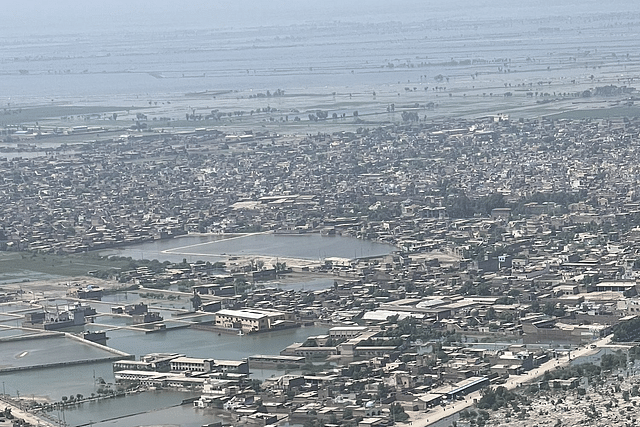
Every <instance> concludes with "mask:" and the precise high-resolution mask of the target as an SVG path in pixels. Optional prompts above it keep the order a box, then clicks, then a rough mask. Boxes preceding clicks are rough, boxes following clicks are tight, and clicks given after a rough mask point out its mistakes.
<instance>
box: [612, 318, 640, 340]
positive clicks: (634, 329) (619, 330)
mask: <svg viewBox="0 0 640 427" xmlns="http://www.w3.org/2000/svg"><path fill="white" fill-rule="evenodd" d="M613 341H615V342H634V341H640V317H635V318H633V319H630V320H627V321H625V322H620V323H618V324H617V325H615V326H614V327H613Z"/></svg>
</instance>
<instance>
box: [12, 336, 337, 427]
mask: <svg viewBox="0 0 640 427" xmlns="http://www.w3.org/2000/svg"><path fill="white" fill-rule="evenodd" d="M88 329H93V327H92V326H91V327H88ZM327 330H328V328H326V327H304V328H297V329H287V330H282V331H276V332H267V333H262V334H252V335H244V336H237V335H229V334H221V335H218V334H217V333H215V332H209V331H198V330H194V329H178V330H169V331H166V332H158V333H153V334H144V333H141V332H136V331H131V330H127V329H120V330H112V331H109V332H108V334H107V335H108V336H109V337H110V339H109V341H108V344H109V346H110V347H112V348H115V349H118V350H121V351H124V352H127V353H130V354H134V355H136V357H137V358H138V357H139V356H140V355H142V354H146V353H153V352H169V353H180V354H186V355H187V356H193V357H202V358H205V357H210V358H214V359H232V360H239V359H244V358H247V357H249V356H251V355H254V354H279V353H280V350H282V349H283V348H284V347H286V346H288V345H289V344H291V343H293V342H303V341H304V340H305V339H306V338H307V337H309V336H312V335H320V334H326V333H327ZM47 340H48V339H44V340H33V341H28V342H27V343H26V344H25V343H24V342H22V341H20V342H13V343H0V360H2V361H3V362H4V363H7V361H11V363H14V364H16V363H20V362H15V361H14V359H15V358H16V356H20V354H21V353H22V352H24V351H27V352H28V353H27V355H25V356H24V357H25V358H26V357H30V358H32V359H31V360H32V362H33V361H35V360H36V358H37V361H42V360H47V359H48V358H50V356H51V355H52V354H56V355H57V354H59V353H61V354H63V356H64V357H67V356H68V357H70V358H72V357H79V356H78V355H79V354H80V353H78V350H79V349H78V348H77V347H74V346H72V345H70V346H67V344H66V343H63V342H60V343H56V341H54V342H53V345H52V346H49V347H47V348H44V347H42V345H39V342H40V341H42V343H43V344H46V343H47ZM53 340H58V339H57V338H53ZM60 340H63V339H60ZM7 344H9V345H7ZM83 347H84V346H83ZM86 347H88V349H89V350H86V349H81V350H80V352H85V351H88V352H89V353H90V354H87V355H86V356H96V355H98V353H95V352H94V351H93V350H94V348H93V347H89V346H86ZM48 350H50V352H49V351H48ZM65 355H66V356H65ZM83 357H84V356H83ZM56 358H57V357H56ZM283 373H284V371H278V370H273V369H259V370H257V371H256V372H255V373H254V375H253V377H254V378H257V379H264V378H268V377H271V376H273V375H281V374H283ZM100 378H101V379H103V380H104V381H105V382H107V383H113V382H114V377H113V370H112V364H111V362H100V363H93V364H87V365H75V366H67V367H60V368H50V369H38V370H29V371H22V372H10V373H4V374H0V381H2V382H3V383H4V385H5V388H6V392H7V393H8V394H11V395H13V396H16V395H17V394H20V395H21V396H31V395H35V396H44V397H47V398H49V399H52V400H60V399H61V398H62V396H69V395H76V394H78V393H79V394H82V395H84V396H90V395H91V393H97V390H98V380H99V379H100ZM191 396H193V394H192V393H187V392H177V391H162V392H150V393H148V392H145V393H140V394H136V395H133V396H128V397H127V398H117V399H107V400H101V401H99V402H87V403H84V404H82V405H77V406H76V407H74V408H72V409H69V410H65V418H66V420H67V422H68V423H69V424H70V425H72V426H75V425H80V424H85V423H89V422H90V421H93V422H94V425H96V426H98V425H104V426H116V427H120V426H122V427H124V426H132V425H153V423H160V424H175V425H177V426H182V427H196V426H197V427H199V426H201V425H202V424H205V423H206V422H214V421H216V419H217V418H216V417H215V416H214V415H213V414H211V413H209V412H206V411H205V412H203V411H196V410H195V409H193V408H192V407H191V406H190V405H187V406H178V407H173V406H174V405H178V404H179V403H180V402H181V401H182V399H186V398H188V397H191ZM147 411H151V412H148V413H147ZM143 412H144V413H143ZM130 414H139V415H135V416H132V417H125V418H121V419H117V420H116V419H111V418H114V417H121V416H124V415H130ZM107 419H110V420H109V421H105V422H104V423H100V421H101V420H107ZM154 420H155V421H154ZM207 420H210V421H207Z"/></svg>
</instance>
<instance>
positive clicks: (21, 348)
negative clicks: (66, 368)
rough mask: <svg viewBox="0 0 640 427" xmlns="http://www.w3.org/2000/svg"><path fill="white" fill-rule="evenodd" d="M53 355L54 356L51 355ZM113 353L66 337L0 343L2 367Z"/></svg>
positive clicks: (71, 360) (84, 358)
mask: <svg viewBox="0 0 640 427" xmlns="http://www.w3.org/2000/svg"><path fill="white" fill-rule="evenodd" d="M52 355H55V357H52ZM111 356H114V354H113V353H110V352H108V351H105V350H102V349H100V348H96V347H93V346H91V345H87V344H83V343H81V342H78V341H75V340H73V339H70V338H66V337H51V338H39V339H30V340H21V341H11V342H4V343H2V344H1V345H0V361H1V362H0V365H1V366H2V367H3V368H13V367H23V366H34V365H42V364H47V363H51V362H53V361H55V362H73V361H78V360H88V359H96V358H101V357H111Z"/></svg>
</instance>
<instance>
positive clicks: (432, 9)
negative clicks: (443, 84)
mask: <svg viewBox="0 0 640 427" xmlns="http://www.w3.org/2000/svg"><path fill="white" fill-rule="evenodd" d="M2 3H3V4H2V14H3V18H4V19H3V23H2V25H0V36H2V37H7V36H9V37H11V36H12V35H16V36H28V35H31V34H47V33H60V32H64V33H78V32H81V33H83V32H95V33H98V32H105V31H106V32H110V31H112V30H127V29H129V30H133V31H136V30H141V29H143V28H156V29H170V28H171V29H173V28H184V29H217V28H228V27H235V28H238V27H247V26H249V27H254V26H269V25H290V24H295V23H299V22H303V23H309V22H328V21H343V22H344V21H347V22H349V21H359V22H382V21H402V22H410V21H426V20H429V19H466V20H472V19H474V18H476V17H480V18H490V17H496V18H499V17H507V18H514V17H523V18H532V17H539V16H553V15H567V14H572V15H578V14H584V13H594V12H605V13H609V12H623V13H626V12H640V2H638V1H637V0H613V1H601V0H583V1H579V0H555V1H552V0H536V1H530V0H453V1H451V0H439V1H425V0H385V1H381V0H271V1H268V0H232V1H231V0H229V1H216V0H189V1H181V0H173V1H167V0H96V1H94V0H55V1H50V0H20V1H5V2H2Z"/></svg>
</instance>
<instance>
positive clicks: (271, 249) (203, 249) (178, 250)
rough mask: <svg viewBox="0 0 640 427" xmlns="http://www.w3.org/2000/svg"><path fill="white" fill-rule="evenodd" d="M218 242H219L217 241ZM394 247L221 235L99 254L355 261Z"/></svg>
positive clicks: (306, 237)
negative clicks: (225, 236)
mask: <svg viewBox="0 0 640 427" xmlns="http://www.w3.org/2000/svg"><path fill="white" fill-rule="evenodd" d="M221 238H222V239H221ZM394 250H396V247H395V246H393V245H389V244H386V243H378V242H372V241H368V240H362V239H356V238H353V237H342V236H332V237H325V236H321V235H319V234H300V235H289V234H270V233H267V234H265V233H260V234H249V235H245V236H238V237H232V236H230V237H228V238H224V236H221V235H198V236H181V237H178V238H175V239H169V240H158V241H155V242H150V243H143V244H139V245H131V246H127V247H123V248H117V249H110V250H107V251H102V252H101V253H102V254H113V255H119V256H130V257H132V258H134V259H142V258H143V259H157V260H159V261H165V260H168V261H173V262H180V261H182V260H183V259H185V258H186V259H187V260H188V261H190V262H191V261H197V260H203V261H211V262H215V261H218V260H221V259H225V258H226V257H227V256H251V255H255V256H259V255H261V256H270V257H283V258H287V257H290V258H303V259H309V260H321V259H324V258H327V257H339V258H348V259H351V258H359V257H368V256H378V255H386V254H389V253H391V252H393V251H394Z"/></svg>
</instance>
